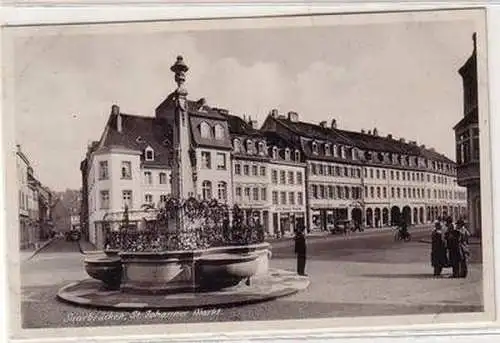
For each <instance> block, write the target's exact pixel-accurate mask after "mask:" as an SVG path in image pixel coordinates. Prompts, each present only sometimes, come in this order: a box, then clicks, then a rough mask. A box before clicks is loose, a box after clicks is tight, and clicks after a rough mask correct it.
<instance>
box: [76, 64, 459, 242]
mask: <svg viewBox="0 0 500 343" xmlns="http://www.w3.org/2000/svg"><path fill="white" fill-rule="evenodd" d="M171 69H172V71H174V72H175V73H176V78H175V80H176V82H177V84H178V88H177V89H176V90H175V91H174V92H172V93H171V94H170V95H168V96H167V98H166V99H165V100H164V101H163V102H162V103H161V104H160V105H159V106H158V107H157V108H156V111H155V117H141V116H136V115H129V114H124V113H122V112H121V111H120V109H119V107H118V106H116V105H113V106H112V109H111V114H110V116H109V119H108V122H107V124H106V126H105V128H104V131H103V133H102V136H101V139H100V140H99V141H97V142H94V143H92V144H91V145H90V146H89V148H88V151H87V154H86V157H85V159H84V160H83V161H82V163H81V165H80V169H81V171H82V185H83V188H82V195H83V198H84V199H83V201H82V213H84V214H85V216H86V217H85V218H82V219H81V223H82V227H83V228H84V229H83V230H84V231H85V227H86V226H87V227H88V233H89V234H88V236H89V240H90V241H91V242H93V243H94V244H96V245H97V246H100V247H102V246H103V244H104V238H105V236H106V232H107V231H109V230H113V229H117V227H118V226H119V225H120V220H121V218H122V217H123V214H124V211H125V210H126V211H127V212H128V216H129V221H130V223H131V225H135V226H136V227H138V228H140V226H141V225H147V223H145V222H147V217H148V215H149V214H148V213H147V211H146V210H145V208H144V206H143V205H149V206H147V208H149V209H151V207H157V205H160V204H161V202H162V200H163V199H164V197H166V196H168V195H169V194H174V195H178V196H180V197H181V198H187V197H192V196H194V197H196V198H198V199H200V200H201V199H203V200H209V199H217V200H218V201H219V202H222V203H225V204H226V205H228V206H229V207H232V206H233V205H234V204H237V205H238V206H239V207H241V208H242V209H243V210H244V213H245V216H246V218H247V219H248V218H252V219H254V220H257V221H259V222H260V223H262V225H263V226H264V227H265V231H266V232H267V233H268V234H269V235H274V236H283V235H286V234H293V233H294V231H295V230H296V229H297V227H301V226H304V227H306V228H307V230H308V231H311V230H314V229H317V230H328V229H331V228H332V227H333V226H334V225H335V223H336V222H338V221H339V220H350V221H352V222H354V223H355V224H357V225H360V226H361V225H363V226H367V227H374V228H375V227H382V226H388V225H397V224H399V223H400V222H401V220H403V219H404V220H406V221H407V222H408V223H411V224H424V223H429V222H431V221H433V220H435V219H436V218H437V217H438V216H443V215H451V216H453V218H454V219H458V218H459V217H460V216H461V215H462V214H463V213H464V212H465V204H466V198H465V189H464V188H462V187H460V186H458V185H457V183H456V167H455V163H454V162H453V161H452V160H450V159H448V158H446V157H445V156H443V155H442V154H439V153H437V152H435V151H434V150H433V149H426V148H425V146H419V145H417V143H416V142H406V141H404V140H402V139H394V138H393V137H392V136H391V135H388V136H387V137H381V136H379V134H378V132H377V129H374V130H373V132H372V131H370V132H368V133H367V132H364V131H362V132H351V131H346V130H341V129H339V128H337V122H336V120H331V122H330V124H329V125H328V123H327V122H321V123H319V124H313V123H307V122H303V121H300V120H299V115H298V114H297V113H295V112H289V113H288V114H287V116H285V115H280V114H279V113H278V111H277V110H272V111H271V113H270V114H269V115H268V117H267V118H266V120H265V122H264V123H263V125H262V126H261V127H260V128H257V125H256V123H255V122H254V121H252V120H251V119H249V120H246V119H244V118H243V119H242V118H241V117H239V116H236V115H233V114H230V113H229V111H227V110H225V109H220V108H215V107H211V106H208V105H207V103H206V101H205V99H203V98H202V99H199V100H197V101H192V100H188V99H187V90H186V89H185V88H184V86H183V84H184V81H185V80H186V75H185V73H186V72H187V70H188V67H187V65H185V64H184V62H183V60H182V57H179V58H178V60H177V62H176V64H175V65H174V66H172V68H171ZM173 166H178V167H179V168H173ZM172 170H176V171H178V172H176V173H174V174H172V172H171V171H172ZM170 180H172V182H170Z"/></svg>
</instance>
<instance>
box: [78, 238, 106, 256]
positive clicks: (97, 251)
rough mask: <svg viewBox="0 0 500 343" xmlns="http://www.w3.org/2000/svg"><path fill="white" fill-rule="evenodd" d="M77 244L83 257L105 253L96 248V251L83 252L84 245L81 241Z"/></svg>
mask: <svg viewBox="0 0 500 343" xmlns="http://www.w3.org/2000/svg"><path fill="white" fill-rule="evenodd" d="M77 244H78V250H79V251H80V254H82V255H95V254H99V253H103V251H102V250H97V248H96V250H83V249H82V244H81V243H80V240H78V242H77ZM89 244H91V243H90V242H89Z"/></svg>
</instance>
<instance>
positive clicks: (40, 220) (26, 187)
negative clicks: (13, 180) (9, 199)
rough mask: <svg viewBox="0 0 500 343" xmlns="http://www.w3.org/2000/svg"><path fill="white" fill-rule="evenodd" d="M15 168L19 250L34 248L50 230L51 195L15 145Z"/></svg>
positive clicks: (47, 235) (18, 146)
mask: <svg viewBox="0 0 500 343" xmlns="http://www.w3.org/2000/svg"><path fill="white" fill-rule="evenodd" d="M16 148H17V151H16V168H17V181H18V185H17V189H18V201H19V240H20V241H19V244H20V248H21V249H28V248H36V247H37V246H38V245H39V243H40V241H42V240H45V239H47V238H49V236H50V232H51V230H52V218H51V208H50V203H51V201H52V194H51V192H50V191H49V190H48V188H46V187H44V186H43V185H42V184H41V183H40V181H38V180H37V178H36V176H35V173H34V170H33V167H32V166H31V164H30V161H29V159H28V158H27V156H26V155H25V153H24V152H23V151H22V149H21V146H20V145H17V147H16Z"/></svg>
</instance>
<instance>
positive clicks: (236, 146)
mask: <svg viewBox="0 0 500 343" xmlns="http://www.w3.org/2000/svg"><path fill="white" fill-rule="evenodd" d="M233 147H234V152H235V153H240V152H241V142H240V140H239V139H235V140H234V141H233Z"/></svg>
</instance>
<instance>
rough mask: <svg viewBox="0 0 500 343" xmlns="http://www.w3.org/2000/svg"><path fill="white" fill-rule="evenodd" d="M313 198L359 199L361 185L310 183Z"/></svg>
mask: <svg viewBox="0 0 500 343" xmlns="http://www.w3.org/2000/svg"><path fill="white" fill-rule="evenodd" d="M311 193H312V197H313V198H314V199H361V197H362V190H361V187H355V186H354V187H351V186H331V185H329V186H325V185H315V184H314V185H311Z"/></svg>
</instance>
